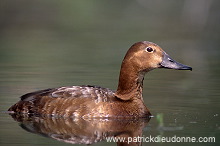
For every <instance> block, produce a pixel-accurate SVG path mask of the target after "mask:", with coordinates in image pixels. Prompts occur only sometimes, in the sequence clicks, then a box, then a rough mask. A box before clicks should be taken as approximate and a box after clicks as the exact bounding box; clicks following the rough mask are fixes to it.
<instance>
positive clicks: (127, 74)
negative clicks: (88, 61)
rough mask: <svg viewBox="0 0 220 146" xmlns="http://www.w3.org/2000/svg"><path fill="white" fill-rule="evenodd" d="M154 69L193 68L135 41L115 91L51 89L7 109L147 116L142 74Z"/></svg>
mask: <svg viewBox="0 0 220 146" xmlns="http://www.w3.org/2000/svg"><path fill="white" fill-rule="evenodd" d="M156 68H168V69H176V70H192V68H191V67H189V66H186V65H183V64H180V63H178V62H176V61H175V60H173V59H172V58H171V57H170V56H169V55H168V54H167V53H166V52H165V51H163V50H162V48H161V47H159V46H158V45H156V44H155V43H152V42H148V41H142V42H137V43H135V44H134V45H132V46H131V47H130V49H129V50H128V51H127V53H126V55H125V57H124V60H123V62H122V65H121V70H120V76H119V82H118V88H117V90H116V91H112V90H110V89H108V88H102V87H99V86H90V85H84V86H69V87H59V88H50V89H45V90H40V91H36V92H31V93H27V94H25V95H23V96H21V97H20V98H21V100H20V101H18V102H17V103H16V104H15V105H13V106H11V107H10V108H9V111H10V112H11V113H27V114H33V115H41V116H55V117H60V116H61V117H74V118H84V119H87V118H142V117H149V116H150V115H151V113H150V111H149V110H148V108H147V107H146V106H145V104H144V100H143V96H142V92H143V80H144V75H145V73H147V72H149V71H151V70H153V69H156Z"/></svg>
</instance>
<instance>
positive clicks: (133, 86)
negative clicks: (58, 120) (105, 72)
mask: <svg viewBox="0 0 220 146" xmlns="http://www.w3.org/2000/svg"><path fill="white" fill-rule="evenodd" d="M144 75H145V72H144V71H141V72H137V71H136V70H135V68H132V67H131V66H128V65H127V64H122V67H121V71H120V76H119V83H118V88H117V91H116V93H115V95H116V96H117V97H118V98H120V99H122V100H131V99H134V98H138V99H141V100H142V101H143V98H142V91H143V80H144Z"/></svg>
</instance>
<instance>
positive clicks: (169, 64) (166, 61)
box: [160, 52, 192, 71]
mask: <svg viewBox="0 0 220 146" xmlns="http://www.w3.org/2000/svg"><path fill="white" fill-rule="evenodd" d="M160 65H161V68H168V69H177V70H191V71H192V67H189V66H186V65H184V64H181V63H179V62H177V61H175V60H173V59H172V58H171V57H170V56H169V55H168V54H167V53H165V52H163V60H162V62H161V63H160Z"/></svg>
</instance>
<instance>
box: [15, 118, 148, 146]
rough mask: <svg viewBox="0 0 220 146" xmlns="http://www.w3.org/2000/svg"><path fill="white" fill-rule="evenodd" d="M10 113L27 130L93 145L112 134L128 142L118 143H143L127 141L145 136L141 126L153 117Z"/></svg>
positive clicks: (58, 138)
mask: <svg viewBox="0 0 220 146" xmlns="http://www.w3.org/2000/svg"><path fill="white" fill-rule="evenodd" d="M11 116H12V117H13V118H14V120H15V121H18V122H19V123H20V126H21V127H22V128H23V129H25V130H26V131H28V132H31V133H35V134H40V135H42V136H46V137H50V138H53V139H56V140H58V141H63V142H66V143H71V144H94V143H97V142H100V141H103V140H106V139H107V138H110V137H112V138H113V137H114V138H120V137H121V138H124V139H125V141H124V142H117V145H141V143H140V142H133V143H132V142H130V143H127V139H128V138H129V137H130V138H131V137H138V136H142V129H143V128H144V127H145V126H146V125H147V123H148V122H149V120H150V118H140V119H106V118H105V119H82V118H79V119H74V118H61V117H59V118H58V117H37V116H31V115H28V114H11ZM112 142H113V141H112Z"/></svg>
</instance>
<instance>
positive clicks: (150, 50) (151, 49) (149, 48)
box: [146, 47, 154, 52]
mask: <svg viewBox="0 0 220 146" xmlns="http://www.w3.org/2000/svg"><path fill="white" fill-rule="evenodd" d="M146 50H147V52H153V51H154V49H153V48H151V47H147V48H146Z"/></svg>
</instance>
